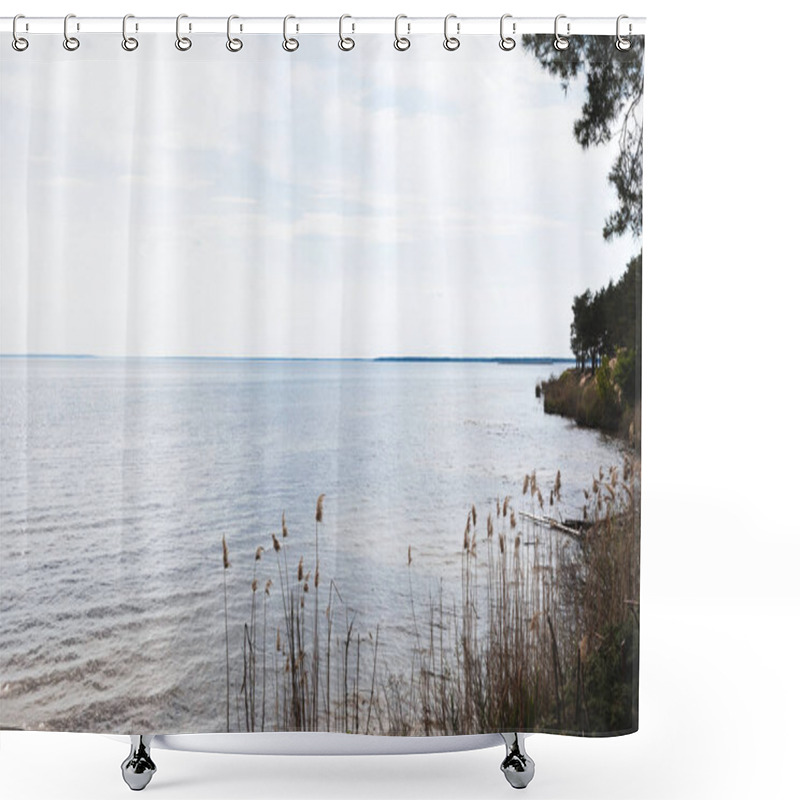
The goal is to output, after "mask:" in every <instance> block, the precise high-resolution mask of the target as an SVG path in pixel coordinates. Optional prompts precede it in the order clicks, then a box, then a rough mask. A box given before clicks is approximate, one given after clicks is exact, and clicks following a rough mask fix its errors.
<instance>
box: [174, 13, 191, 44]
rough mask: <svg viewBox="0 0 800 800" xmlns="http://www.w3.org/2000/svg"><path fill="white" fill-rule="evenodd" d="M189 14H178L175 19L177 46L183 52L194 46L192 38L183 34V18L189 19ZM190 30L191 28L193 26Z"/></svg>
mask: <svg viewBox="0 0 800 800" xmlns="http://www.w3.org/2000/svg"><path fill="white" fill-rule="evenodd" d="M188 16H189V15H188V14H178V16H177V18H176V19H175V47H177V48H178V50H182V51H183V52H186V51H187V50H188V49H189V48H190V47H191V46H192V40H191V39H190V38H189V37H188V36H181V20H182V19H187V18H188ZM189 30H191V26H190V27H189Z"/></svg>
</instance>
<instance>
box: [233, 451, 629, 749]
mask: <svg viewBox="0 0 800 800" xmlns="http://www.w3.org/2000/svg"><path fill="white" fill-rule="evenodd" d="M520 489H521V490H522V491H521V496H520V497H517V498H512V497H511V496H507V497H504V498H497V499H496V500H495V501H494V502H493V503H491V504H490V505H489V506H488V507H483V508H481V509H480V510H479V509H478V507H476V506H475V505H474V504H473V505H471V506H470V507H467V508H466V522H465V527H464V531H463V538H462V537H461V536H460V535H459V536H458V538H457V539H455V540H454V541H453V542H452V546H453V547H454V548H456V547H460V552H461V580H460V585H458V584H456V585H449V586H443V585H441V582H440V583H439V585H438V586H437V587H436V589H435V591H434V590H431V592H430V594H429V595H428V597H426V598H425V600H424V601H421V600H418V599H417V598H415V597H414V593H413V589H412V570H413V569H414V561H415V558H416V554H415V553H414V552H413V551H412V548H411V546H409V548H408V554H407V559H406V560H405V563H403V564H399V565H398V567H397V568H398V569H407V570H408V581H409V598H408V608H405V609H402V608H399V609H387V610H386V613H387V614H392V615H395V618H396V615H398V614H399V615H400V616H401V617H402V618H404V619H405V618H407V619H408V621H409V625H408V626H407V628H406V632H405V634H401V635H405V636H406V637H407V641H406V642H405V643H401V644H403V646H404V647H406V648H407V652H408V653H409V660H410V669H406V670H405V671H403V672H402V673H398V672H396V670H397V669H398V665H397V664H394V666H393V667H391V666H390V665H388V664H387V663H386V659H385V658H383V657H382V651H381V647H382V646H383V642H384V640H385V636H386V632H385V627H382V625H381V623H378V624H377V625H376V626H375V628H374V629H370V630H362V629H360V628H359V626H358V624H357V623H358V612H357V610H356V609H355V608H354V607H353V606H351V605H349V603H348V600H347V595H348V587H346V586H343V585H340V584H339V583H337V581H336V580H335V579H332V578H328V577H326V576H325V575H324V565H322V564H320V562H319V546H318V545H319V541H320V539H321V537H322V536H324V497H325V495H320V497H319V499H318V500H317V505H316V511H315V514H314V525H315V530H314V550H313V552H311V553H307V552H296V551H294V541H293V537H292V536H290V533H289V530H288V527H287V524H286V516H285V514H284V515H283V517H282V519H281V525H280V528H279V529H277V530H276V531H275V532H274V533H268V534H266V536H265V542H264V544H262V545H259V546H258V547H257V548H256V550H255V552H254V553H252V552H251V553H250V554H249V555H245V554H244V553H236V554H235V555H233V556H232V555H231V553H232V549H231V548H230V547H229V542H228V539H227V538H226V537H223V540H222V550H223V553H222V555H223V559H222V561H223V563H222V568H223V576H222V580H221V581H220V583H221V588H222V590H223V593H224V598H223V599H222V602H224V606H225V641H226V652H225V658H226V662H225V665H226V675H227V676H228V678H227V680H226V684H227V685H226V687H225V691H224V695H225V704H226V717H227V721H228V722H227V724H228V730H238V731H258V730H262V731H263V730H285V731H292V730H294V731H316V730H323V731H330V732H346V733H372V734H382V735H406V736H409V735H416V736H432V735H463V734H472V733H478V732H491V731H501V730H518V731H534V730H535V731H553V732H562V733H573V734H578V735H586V736H592V735H595V736H597V735H599V736H602V735H615V734H620V733H627V732H632V731H634V730H636V729H637V727H638V708H637V702H638V701H637V698H638V690H637V686H638V637H639V583H638V581H639V500H638V498H639V475H638V466H637V462H636V460H635V459H633V458H629V457H625V460H624V464H623V465H622V466H621V467H617V466H615V467H612V468H611V469H609V470H603V469H600V470H599V471H598V473H597V476H596V477H595V478H594V480H593V482H592V485H591V487H588V488H587V489H586V490H584V498H585V504H584V506H583V509H582V518H581V519H579V520H569V519H565V518H563V515H562V513H561V510H560V507H561V492H562V479H561V473H560V472H558V473H557V475H556V478H555V480H554V481H553V483H552V485H549V486H545V485H543V484H542V483H541V482H540V481H539V479H538V478H537V475H536V472H535V471H534V472H533V473H531V474H529V475H525V476H524V477H523V480H522V481H521V482H520ZM239 564H242V566H241V567H240V568H239V569H236V567H238V565H239ZM231 570H235V577H234V578H231V577H229V576H228V572H229V571H231ZM232 574H234V573H232ZM245 585H246V586H247V588H246V590H245ZM234 587H236V588H234ZM242 590H245V591H247V592H248V593H249V597H250V604H249V614H248V615H247V618H246V619H244V620H239V621H237V622H234V621H232V620H229V608H230V604H229V598H228V594H229V592H232V591H237V592H240V591H242ZM239 596H241V595H239Z"/></svg>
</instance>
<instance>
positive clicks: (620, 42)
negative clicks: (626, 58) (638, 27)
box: [617, 14, 633, 51]
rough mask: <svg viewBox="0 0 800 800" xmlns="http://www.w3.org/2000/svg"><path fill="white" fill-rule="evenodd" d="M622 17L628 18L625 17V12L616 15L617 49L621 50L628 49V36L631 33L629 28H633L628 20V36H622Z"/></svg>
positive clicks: (629, 42) (629, 41)
mask: <svg viewBox="0 0 800 800" xmlns="http://www.w3.org/2000/svg"><path fill="white" fill-rule="evenodd" d="M624 19H628V17H626V16H625V14H620V16H618V17H617V50H623V51H624V50H629V49H630V46H631V40H630V39H629V38H628V37H629V36H630V35H631V30H632V29H633V26H632V25H631V23H630V22H629V23H628V36H623V35H622V34H621V33H620V23H621V22H622V20H624Z"/></svg>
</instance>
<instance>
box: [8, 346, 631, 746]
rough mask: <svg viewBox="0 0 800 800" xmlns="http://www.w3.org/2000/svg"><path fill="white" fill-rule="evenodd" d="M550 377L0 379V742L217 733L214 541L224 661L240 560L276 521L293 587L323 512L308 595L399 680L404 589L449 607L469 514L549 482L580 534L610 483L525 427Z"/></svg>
mask: <svg viewBox="0 0 800 800" xmlns="http://www.w3.org/2000/svg"><path fill="white" fill-rule="evenodd" d="M563 366H564V365H556V366H555V367H553V366H550V365H513V366H512V365H496V364H480V363H472V364H442V363H438V364H434V363H368V362H247V361H177V360H112V359H108V360H106V359H87V360H60V359H32V360H25V359H0V414H1V415H2V416H1V417H0V452H1V453H2V460H1V461H0V479H2V482H1V484H0V486H1V488H0V534H2V542H1V545H2V556H1V557H0V644H1V647H0V726H13V727H26V728H38V727H44V728H60V729H77V730H79V729H93V730H107V731H122V732H124V731H128V730H130V729H141V730H153V729H157V730H160V731H164V732H167V731H182V732H192V731H216V730H224V728H225V689H224V685H225V631H224V614H223V594H222V577H223V576H222V573H223V570H222V551H221V539H222V536H223V534H224V535H225V536H226V539H227V541H228V544H229V547H230V554H231V555H230V557H231V562H232V566H231V569H230V570H228V572H227V579H228V601H229V605H230V611H229V619H230V620H231V621H234V620H235V621H236V629H237V631H238V633H237V638H236V639H235V641H236V643H237V646H240V642H241V633H240V631H241V624H242V623H243V622H244V621H245V620H246V619H248V618H249V608H250V598H251V591H250V581H251V579H252V569H253V565H254V559H253V555H254V552H255V549H256V547H257V546H258V545H259V544H264V545H269V544H270V543H271V536H270V533H272V532H277V533H278V534H279V535H280V528H281V514H282V513H283V512H284V511H285V513H286V521H287V525H288V528H289V538H288V540H285V541H286V543H287V546H288V549H287V552H288V553H289V565H290V566H289V568H290V571H296V564H297V560H298V559H299V557H300V555H304V557H305V565H306V567H311V568H312V569H313V560H314V530H315V524H314V512H315V504H316V499H317V496H318V495H319V494H320V493H322V492H324V493H325V495H326V497H325V503H324V520H323V524H322V525H321V526H320V529H319V550H320V564H321V585H324V586H326V587H327V586H328V582H329V579H330V578H335V580H336V583H337V585H338V587H339V588H340V591H341V592H342V595H343V596H344V597H345V599H346V600H347V602H348V604H349V605H350V607H351V609H353V611H354V612H355V613H356V614H357V624H358V627H359V628H360V629H361V630H363V631H366V630H367V629H373V630H374V627H375V625H376V624H377V623H380V625H381V648H380V649H379V653H380V656H379V657H380V658H381V659H385V661H386V662H387V663H388V664H389V665H390V666H393V665H396V666H398V667H399V666H401V665H402V664H403V659H404V657H405V656H406V654H405V653H404V650H403V648H404V646H405V645H403V644H401V642H405V641H407V635H408V630H409V626H410V624H411V623H410V591H411V590H410V585H413V592H414V596H415V598H416V599H417V600H420V599H422V598H425V597H427V594H428V592H429V590H430V589H431V587H432V586H435V585H437V584H438V582H439V581H440V580H441V582H442V584H443V586H444V588H445V592H448V591H449V589H451V588H452V592H453V593H454V594H455V593H457V592H460V583H459V575H460V572H459V570H460V551H461V545H462V537H463V530H464V523H465V520H466V516H467V513H468V510H469V508H470V506H471V504H472V503H475V504H476V505H477V506H478V509H479V513H480V514H481V516H482V518H483V519H484V520H485V518H486V514H487V513H488V512H489V511H490V510H491V509H492V508H494V504H495V498H496V497H500V498H501V499H502V498H503V497H504V496H505V495H511V496H512V497H513V501H512V502H514V504H515V505H516V506H517V507H518V508H520V507H521V502H522V500H521V489H522V479H523V476H524V475H525V473H526V472H531V471H532V470H534V469H536V471H537V475H538V476H539V479H540V483H544V484H546V485H551V484H552V481H553V479H554V477H555V473H556V470H557V469H560V470H561V473H562V481H563V486H564V488H563V496H564V503H563V507H562V513H564V514H565V515H566V516H570V515H580V513H581V511H580V510H581V506H582V503H583V493H582V490H583V489H584V488H586V487H588V486H590V485H591V479H592V475H593V474H595V473H596V471H597V469H598V467H600V466H608V465H611V464H619V463H620V462H621V459H622V456H621V453H620V452H619V449H618V446H617V445H616V444H615V443H614V442H612V441H610V440H608V439H606V438H604V437H602V436H600V435H598V434H597V433H595V432H591V431H585V430H581V429H578V428H576V427H575V426H574V425H572V424H571V423H569V422H568V421H566V420H563V419H561V418H558V417H550V416H545V415H544V413H543V411H542V407H541V404H540V401H538V400H536V398H535V395H534V389H535V386H536V383H537V381H539V380H540V379H542V378H544V377H547V376H549V375H550V374H552V373H553V372H554V371H556V372H558V371H560V370H561V369H563ZM527 502H529V501H527ZM479 524H480V523H479ZM484 524H485V523H484ZM409 545H410V546H411V548H412V557H413V569H412V570H409V569H408V567H407V553H408V547H409ZM259 568H260V571H259V578H260V579H263V577H264V576H270V577H272V578H273V579H274V580H275V581H276V582H277V572H276V571H275V558H274V554H273V552H272V550H271V548H270V549H269V550H268V551H267V553H266V554H265V555H264V559H263V561H262V562H261V563H260V564H259ZM410 578H411V581H410ZM262 585H263V584H262ZM274 608H275V610H276V612H277V609H278V605H277V604H276V605H275V606H274ZM277 619H278V618H277V617H275V620H276V621H277ZM272 625H273V618H272V617H270V626H272ZM273 630H274V628H273Z"/></svg>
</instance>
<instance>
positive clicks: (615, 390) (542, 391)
mask: <svg viewBox="0 0 800 800" xmlns="http://www.w3.org/2000/svg"><path fill="white" fill-rule="evenodd" d="M637 368H638V365H637V364H636V363H635V361H634V360H633V358H628V357H626V356H625V354H622V355H620V356H617V357H615V358H613V359H609V358H604V359H603V361H602V363H601V365H600V366H599V367H598V368H597V369H596V370H595V372H594V374H592V373H591V372H590V371H589V370H584V371H581V370H579V369H568V370H565V371H564V372H563V373H562V374H561V375H560V376H559V377H558V378H555V377H553V378H550V380H548V381H544V382H542V383H541V384H540V385H539V386H537V387H536V393H537V396H539V395H541V397H542V398H543V399H544V410H545V413H546V414H558V415H560V416H562V417H569V418H570V419H574V420H575V421H576V422H577V423H578V424H579V425H584V426H586V427H588V428H597V429H599V430H602V431H605V432H606V433H610V434H612V435H614V436H619V437H620V438H622V439H624V440H625V441H626V442H627V443H628V444H629V445H631V446H632V447H633V448H635V449H636V450H637V451H638V449H639V447H640V444H641V391H640V388H639V381H638V379H637V378H638V372H637Z"/></svg>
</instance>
